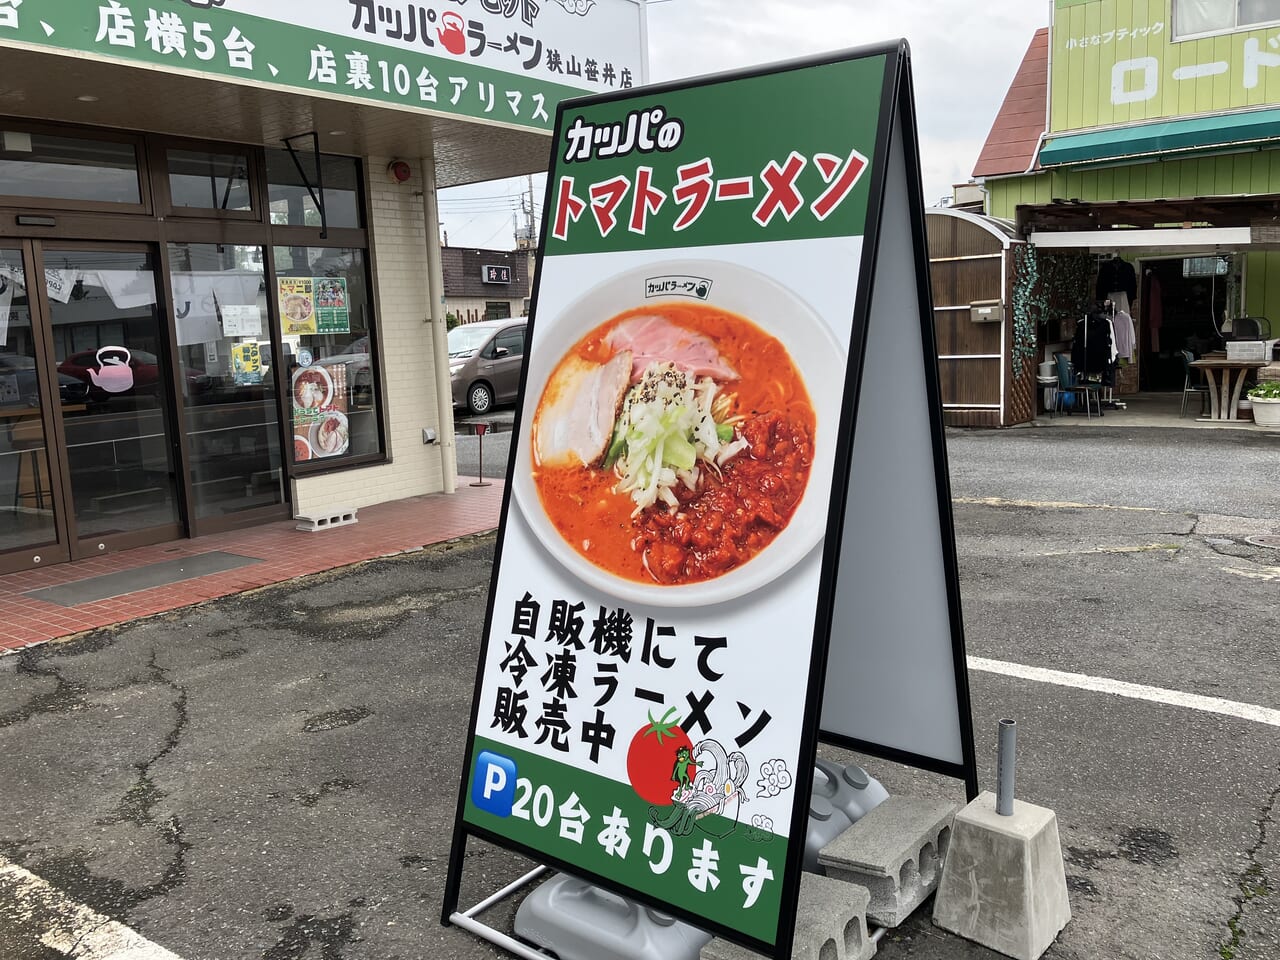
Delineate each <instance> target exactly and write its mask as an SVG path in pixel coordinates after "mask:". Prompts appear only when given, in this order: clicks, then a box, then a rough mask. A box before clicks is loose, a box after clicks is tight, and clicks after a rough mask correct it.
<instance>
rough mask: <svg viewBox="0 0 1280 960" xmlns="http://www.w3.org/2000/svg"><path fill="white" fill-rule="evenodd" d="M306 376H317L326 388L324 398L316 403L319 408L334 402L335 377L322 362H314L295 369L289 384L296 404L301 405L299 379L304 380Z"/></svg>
mask: <svg viewBox="0 0 1280 960" xmlns="http://www.w3.org/2000/svg"><path fill="white" fill-rule="evenodd" d="M304 376H306V377H307V378H311V377H315V378H316V379H318V380H319V381H320V385H321V386H322V387H323V388H324V399H323V400H321V401H320V403H319V404H317V405H316V406H317V408H319V407H327V406H329V405H330V404H332V403H333V377H331V376H329V371H328V370H326V369H325V368H324V367H322V366H320V364H318V363H313V364H311V365H310V366H307V367H299V368H298V369H297V370H295V371H293V380H292V381H291V382H290V384H289V391H290V394H291V399H292V401H293V405H294V406H301V404H299V403H298V381H299V380H302V379H303V378H304Z"/></svg>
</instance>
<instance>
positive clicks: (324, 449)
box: [272, 246, 383, 470]
mask: <svg viewBox="0 0 1280 960" xmlns="http://www.w3.org/2000/svg"><path fill="white" fill-rule="evenodd" d="M272 258H273V262H274V265H275V277H276V279H275V301H276V303H275V306H276V310H277V316H278V317H279V323H280V336H281V344H282V347H283V358H282V359H283V361H284V363H285V369H286V370H287V372H288V385H289V414H290V432H291V434H292V448H293V449H292V454H291V455H292V458H293V464H294V466H295V468H300V469H303V470H306V469H309V468H315V469H322V468H325V467H334V466H339V465H347V464H348V463H350V462H351V461H360V460H369V459H376V458H378V457H380V456H381V455H382V452H383V445H382V425H381V417H380V413H379V411H380V409H381V407H380V403H379V389H380V388H379V380H378V371H377V364H376V361H375V353H376V352H375V350H374V347H373V343H374V341H373V337H374V331H373V318H372V311H371V303H370V298H369V276H368V263H367V257H366V254H365V252H364V251H363V250H359V249H353V248H344V247H313V246H289V247H282V246H277V247H275V248H273V251H272Z"/></svg>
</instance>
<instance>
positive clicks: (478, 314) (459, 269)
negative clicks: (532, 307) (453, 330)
mask: <svg viewBox="0 0 1280 960" xmlns="http://www.w3.org/2000/svg"><path fill="white" fill-rule="evenodd" d="M440 253H441V258H442V260H443V264H444V299H445V312H446V314H447V315H448V316H449V317H451V318H452V319H451V321H450V322H451V323H475V322H476V321H478V320H503V319H506V318H507V317H522V316H525V315H527V314H528V311H529V297H530V294H531V293H532V290H533V278H532V276H531V275H530V274H531V273H532V271H531V269H530V268H531V267H532V260H533V258H532V257H530V256H529V255H528V253H527V251H524V250H485V249H480V250H477V249H475V248H473V247H444V248H443V249H442V250H441V251H440Z"/></svg>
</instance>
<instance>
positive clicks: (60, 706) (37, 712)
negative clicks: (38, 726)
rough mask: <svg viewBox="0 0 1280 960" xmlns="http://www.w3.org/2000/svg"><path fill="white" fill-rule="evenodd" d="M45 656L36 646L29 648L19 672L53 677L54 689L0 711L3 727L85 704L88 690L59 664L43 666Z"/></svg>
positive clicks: (1, 726)
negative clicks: (61, 670)
mask: <svg viewBox="0 0 1280 960" xmlns="http://www.w3.org/2000/svg"><path fill="white" fill-rule="evenodd" d="M42 659H43V655H42V654H41V653H39V652H37V651H36V648H28V649H27V650H23V651H21V652H20V653H19V654H18V671H17V672H18V673H19V674H21V675H24V676H27V677H32V678H37V677H45V678H52V679H53V681H54V684H55V685H54V688H53V689H52V690H51V691H49V692H47V693H37V694H36V695H35V696H34V697H32V698H31V699H30V700H29V701H27V702H26V703H25V704H23V705H22V706H21V707H18V708H17V709H16V710H9V711H7V712H5V713H0V728H4V727H12V726H14V725H15V724H19V723H26V722H27V721H28V720H30V719H31V718H32V717H37V716H41V715H44V714H52V713H70V712H71V711H72V710H79V709H81V708H83V707H84V706H85V701H84V696H85V694H86V693H87V692H88V689H87V688H86V687H85V686H84V685H83V684H80V683H76V682H75V681H73V680H68V679H67V678H66V677H64V676H63V675H62V674H61V673H59V672H58V670H57V669H56V668H55V667H52V666H40V665H39V662H40V660H42Z"/></svg>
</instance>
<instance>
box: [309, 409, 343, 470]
mask: <svg viewBox="0 0 1280 960" xmlns="http://www.w3.org/2000/svg"><path fill="white" fill-rule="evenodd" d="M327 420H337V421H338V423H339V424H341V425H342V430H343V433H344V436H343V438H342V445H341V446H340V447H338V449H337V450H326V449H325V448H324V446H323V445H322V444H321V443H320V428H321V427H322V426H324V424H325V421H327ZM308 433H309V436H310V439H311V450H312V456H314V457H320V458H322V459H323V458H324V457H339V456H341V455H342V454H344V453H346V452H347V447H348V446H350V445H351V425H350V424H349V423H348V422H347V415H346V414H345V413H343V412H342V411H341V410H326V411H325V412H324V413H322V414H321V415H320V419H319V420H317V421H316V422H315V423H313V424H312V425H311V430H310V431H308Z"/></svg>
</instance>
